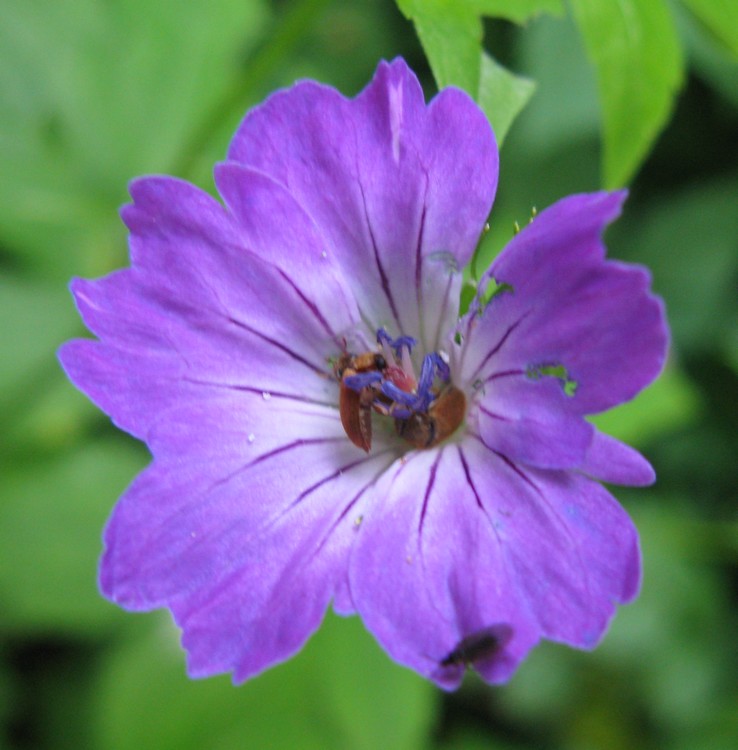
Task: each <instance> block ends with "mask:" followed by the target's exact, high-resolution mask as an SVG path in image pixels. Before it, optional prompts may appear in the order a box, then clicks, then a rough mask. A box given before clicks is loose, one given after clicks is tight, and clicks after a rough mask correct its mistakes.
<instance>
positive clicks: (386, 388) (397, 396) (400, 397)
mask: <svg viewBox="0 0 738 750" xmlns="http://www.w3.org/2000/svg"><path fill="white" fill-rule="evenodd" d="M382 393H384V395H385V396H387V398H389V399H392V401H394V402H395V403H396V404H402V405H403V406H407V407H408V408H409V409H412V410H413V411H417V404H418V394H417V393H408V392H407V391H403V390H402V388H398V387H397V386H396V385H395V384H394V383H392V382H390V381H389V380H384V381H382Z"/></svg>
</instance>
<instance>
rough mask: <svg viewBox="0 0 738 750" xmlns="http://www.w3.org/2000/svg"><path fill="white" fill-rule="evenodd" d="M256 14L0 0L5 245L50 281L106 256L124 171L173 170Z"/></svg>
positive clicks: (226, 81)
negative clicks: (1, 0) (0, 3)
mask: <svg viewBox="0 0 738 750" xmlns="http://www.w3.org/2000/svg"><path fill="white" fill-rule="evenodd" d="M144 11H145V12H144ZM264 17H265V7H264V3H263V2H262V0H251V2H243V0H214V2H210V3H207V4H203V3H179V2H176V0H120V2H115V3H100V2H96V0H36V2H22V3H4V5H3V19H2V24H0V171H1V172H2V174H3V179H2V180H1V181H0V236H1V237H2V239H3V240H4V241H5V244H6V250H8V251H10V252H14V253H17V254H18V255H19V256H20V257H22V258H23V259H24V261H26V262H27V263H28V264H31V265H33V266H34V267H35V268H37V269H39V270H41V271H43V272H44V273H47V274H49V275H51V276H55V277H56V278H66V277H67V276H68V275H70V270H71V269H74V270H76V271H79V272H82V273H83V274H85V275H94V274H96V273H99V272H100V271H101V270H105V269H106V268H107V267H109V265H110V262H111V256H113V257H114V255H115V254H116V253H117V252H120V250H121V248H122V241H121V240H122V230H119V233H118V234H116V233H115V229H114V227H116V225H117V217H116V208H117V205H119V204H120V203H122V202H123V201H124V200H125V197H126V196H125V185H126V183H127V181H128V180H129V179H130V178H131V176H132V175H136V174H138V173H142V172H155V171H164V172H166V171H171V170H172V168H173V164H174V162H175V161H176V160H177V159H178V158H181V156H182V150H183V149H184V148H186V147H188V138H189V137H190V136H191V134H192V133H193V132H194V131H195V130H196V128H197V127H198V126H199V125H200V123H201V121H202V120H203V118H205V117H206V116H207V114H208V112H209V110H210V109H212V107H213V106H214V105H215V103H217V102H218V101H219V100H220V98H222V97H223V95H224V92H225V91H227V90H228V88H229V86H232V85H233V82H234V80H235V79H236V77H237V75H238V72H239V71H238V66H239V62H240V57H241V56H242V55H243V54H244V51H245V50H246V49H248V47H249V45H251V44H253V42H254V40H255V36H256V34H258V32H259V30H260V28H261V27H262V25H263V21H264ZM143 19H145V21H144V20H143Z"/></svg>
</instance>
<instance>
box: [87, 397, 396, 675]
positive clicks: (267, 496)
mask: <svg viewBox="0 0 738 750" xmlns="http://www.w3.org/2000/svg"><path fill="white" fill-rule="evenodd" d="M227 406H228V405H227V404H223V405H222V409H221V411H220V412H218V411H217V410H215V409H213V408H212V407H211V408H209V409H208V410H207V416H206V415H205V412H203V414H202V415H195V414H185V415H182V416H181V419H180V420H179V422H178V423H176V422H175V423H174V426H173V421H172V420H169V419H168V420H167V421H166V423H164V424H162V430H163V431H164V432H165V434H162V435H160V436H157V438H156V439H155V440H154V441H153V442H154V444H155V446H156V443H157V441H159V440H160V441H161V442H162V443H163V444H164V445H165V446H167V448H168V450H167V451H166V452H165V453H164V454H163V455H161V454H160V455H159V457H158V459H157V464H156V465H154V466H153V467H152V468H150V469H149V470H148V471H147V472H145V473H144V474H143V475H142V476H141V477H139V479H138V480H137V481H136V482H135V483H134V485H133V486H132V487H131V489H130V490H129V491H128V492H127V493H126V495H125V496H124V497H123V498H122V499H121V500H120V502H119V503H118V505H117V506H116V509H115V512H114V514H113V516H112V518H111V520H110V522H109V524H108V527H107V530H106V534H105V542H106V552H105V555H104V558H103V561H102V565H101V572H100V582H101V586H102V589H103V591H104V593H105V594H106V595H107V596H109V597H110V598H111V599H113V600H114V601H116V602H118V603H120V604H122V605H123V606H126V607H129V608H131V609H152V608H155V607H160V606H165V605H166V606H168V607H170V609H171V610H172V611H173V613H174V615H175V619H176V621H177V622H178V624H179V625H180V626H181V627H182V629H183V631H184V634H183V643H184V645H185V647H186V648H187V650H188V651H189V654H190V657H189V669H190V673H191V674H193V675H195V676H202V675H207V674H214V673H216V672H221V671H233V672H234V679H236V680H237V681H240V680H243V679H246V678H247V677H248V676H250V675H252V674H255V673H256V672H258V671H260V670H262V669H264V668H266V667H267V666H269V665H271V664H273V663H275V662H276V661H280V660H282V659H285V658H287V657H288V656H290V655H291V654H292V653H294V652H295V651H296V650H297V649H299V648H300V646H301V645H302V644H303V643H304V641H305V640H306V639H307V637H308V636H309V635H310V633H311V632H312V631H313V630H314V629H315V628H316V627H317V626H318V624H319V623H320V620H321V618H322V615H323V612H324V611H325V608H326V606H327V605H328V603H329V600H330V598H331V596H332V595H333V592H334V590H335V588H336V587H337V585H338V583H339V581H340V580H341V579H342V577H343V576H344V575H345V569H346V565H347V561H346V555H347V550H348V547H349V545H350V544H351V541H352V539H353V536H354V534H355V529H356V517H357V515H358V514H360V513H361V512H362V507H363V503H364V502H365V500H364V495H365V493H366V492H367V490H368V489H369V488H371V486H372V483H373V482H374V480H375V478H376V476H377V475H378V474H380V473H381V472H382V471H383V470H384V469H385V467H386V465H387V461H388V458H387V457H386V456H385V455H383V454H381V453H379V454H376V455H373V456H371V457H364V456H363V454H361V455H358V457H357V451H356V450H355V449H354V448H353V446H351V445H350V444H349V443H348V442H347V441H346V440H345V438H341V439H335V438H333V439H332V438H331V437H330V436H329V435H328V434H325V431H324V436H323V437H318V438H316V437H312V438H301V437H300V435H301V434H303V433H308V434H310V435H313V436H315V435H316V434H317V435H320V434H321V430H320V429H319V428H318V427H317V426H316V425H315V424H312V425H311V424H310V422H311V421H314V420H315V419H317V418H318V416H317V415H312V416H311V417H309V418H307V417H306V418H305V419H304V420H302V422H300V420H299V417H297V416H294V417H292V421H293V422H294V421H297V422H298V426H297V427H295V426H294V425H292V427H291V431H290V428H289V425H290V423H289V422H286V421H285V417H284V416H283V417H282V418H280V415H279V414H276V415H273V416H274V418H273V419H272V420H268V419H266V418H264V419H263V420H262V423H261V430H262V431H261V432H259V433H258V434H257V436H256V439H255V440H254V442H253V443H251V444H249V443H248V441H247V439H246V438H245V437H244V431H245V430H246V429H249V427H251V426H252V425H251V424H250V423H249V419H248V418H244V419H243V421H244V423H245V424H244V425H243V426H242V427H239V428H238V429H236V428H235V427H232V428H231V429H226V430H225V431H224V434H222V435H221V433H220V432H219V431H218V430H219V424H222V423H223V422H224V421H225V424H226V425H228V424H229V416H228V409H227ZM285 415H286V412H285ZM200 416H202V417H203V419H198V418H199V417H200ZM237 419H238V420H241V419H242V417H241V416H240V415H239V416H238V418H237ZM230 420H231V422H232V421H233V418H232V417H231V418H230ZM270 424H271V425H272V428H271V429H272V434H268V433H267V432H266V431H267V430H268V429H269V426H270ZM285 425H288V428H287V429H285ZM203 434H204V435H205V437H204V438H203V436H202V435H203ZM280 440H281V442H280ZM275 444H277V445H278V447H276V448H275V447H274V445H275ZM295 466H300V471H299V472H295V471H294V467H295Z"/></svg>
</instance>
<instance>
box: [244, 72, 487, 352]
mask: <svg viewBox="0 0 738 750" xmlns="http://www.w3.org/2000/svg"><path fill="white" fill-rule="evenodd" d="M449 144H453V148H452V149H449ZM229 158H230V159H232V160H234V161H239V162H241V163H243V164H246V165H248V166H251V167H254V168H256V169H258V170H260V171H263V172H265V173H266V174H268V175H269V176H271V177H272V178H273V179H275V180H277V181H278V182H280V183H282V184H283V185H285V186H286V187H287V189H288V190H289V191H290V193H292V195H293V196H294V197H295V198H296V200H297V201H298V203H300V205H301V206H303V208H304V209H305V210H306V211H307V213H308V214H309V215H310V217H311V218H312V219H313V221H314V222H315V224H316V225H317V226H318V228H319V229H320V231H321V233H322V235H323V237H324V238H325V239H326V241H327V247H328V252H330V253H331V254H333V255H335V257H336V258H337V260H338V263H339V264H340V265H341V267H342V268H343V270H344V273H346V274H347V276H350V277H353V278H360V279H361V280H362V283H361V284H360V285H357V287H356V288H355V294H356V299H357V301H358V304H359V307H360V309H361V310H362V313H363V315H364V317H365V318H366V319H368V320H369V321H371V322H372V324H373V325H374V326H375V327H379V326H389V327H390V328H392V329H393V330H394V331H395V333H396V334H400V333H405V332H407V331H413V332H419V335H420V336H421V338H422V343H423V344H424V345H425V347H426V349H427V350H429V351H432V350H434V349H436V348H438V347H437V346H436V344H437V341H436V337H438V336H439V335H441V336H443V337H445V334H446V333H447V331H446V330H445V329H446V328H447V327H448V323H447V322H446V321H448V320H451V321H453V319H454V317H455V307H454V306H455V305H456V304H457V302H456V296H455V294H454V293H452V292H451V291H450V290H449V283H450V280H449V277H451V278H455V276H456V272H457V270H458V269H459V268H460V267H461V266H463V265H464V264H465V263H466V262H467V261H468V259H469V258H470V257H471V254H472V252H473V250H474V247H475V246H476V243H477V240H478V238H479V234H480V232H481V229H482V226H483V223H484V220H485V218H486V216H487V214H488V212H489V209H490V207H491V204H492V200H493V198H494V192H495V189H496V184H497V148H496V145H495V141H494V136H493V134H492V131H491V129H490V127H489V125H488V123H487V121H486V118H485V117H484V115H483V114H482V112H481V110H479V108H478V107H477V106H476V105H475V104H474V103H473V102H472V100H471V99H469V97H467V96H466V95H465V94H463V93H462V92H460V91H456V90H446V91H444V92H442V93H441V94H439V95H438V97H436V99H435V100H434V101H433V102H432V104H431V105H430V106H429V107H426V106H425V103H424V101H423V94H422V90H421V88H420V85H419V84H418V81H417V79H416V78H415V76H414V75H413V73H412V72H411V71H410V70H409V68H408V67H407V66H406V64H405V63H404V61H402V60H399V59H398V60H395V61H394V62H392V63H390V64H387V63H381V64H380V66H379V68H378V69H377V73H376V75H375V77H374V80H373V81H372V83H371V84H370V85H369V86H368V87H367V88H366V89H365V90H364V91H363V92H362V94H361V95H360V96H358V97H357V98H356V99H354V100H348V99H346V98H344V97H343V96H341V95H340V94H339V93H338V92H336V91H335V90H334V89H331V88H328V87H325V86H319V85H317V84H314V83H311V82H303V83H300V84H297V85H296V86H295V87H293V88H292V89H289V90H287V91H284V92H280V93H278V94H275V95H274V96H272V97H270V99H269V100H268V101H267V102H266V103H265V104H263V105H262V106H261V107H258V108H256V109H255V110H253V111H252V112H250V113H249V114H248V115H247V117H246V119H245V120H244V121H243V123H242V124H241V127H240V128H239V131H238V132H237V134H236V136H235V138H234V140H233V142H232V144H231V148H230V151H229ZM457 283H458V282H457ZM453 291H455V289H454V290H453ZM421 308H422V310H423V311H425V315H424V314H423V313H421ZM439 310H441V311H443V312H445V313H446V314H445V315H444V314H443V312H442V313H439V312H438V311H439ZM426 315H427V316H429V318H428V322H429V325H427V326H426ZM426 328H427V330H426ZM439 340H440V339H439Z"/></svg>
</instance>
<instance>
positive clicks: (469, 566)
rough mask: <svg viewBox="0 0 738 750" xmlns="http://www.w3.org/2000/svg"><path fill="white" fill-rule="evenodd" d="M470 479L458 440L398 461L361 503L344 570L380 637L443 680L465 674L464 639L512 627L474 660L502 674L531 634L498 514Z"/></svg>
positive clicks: (400, 656)
mask: <svg viewBox="0 0 738 750" xmlns="http://www.w3.org/2000/svg"><path fill="white" fill-rule="evenodd" d="M465 477H466V480H465ZM467 480H468V469H467V466H466V461H465V459H464V454H463V453H462V451H461V450H460V449H458V448H456V447H455V446H449V447H447V448H444V449H442V450H441V451H420V452H416V453H412V454H410V456H409V457H407V459H406V460H405V461H401V462H398V463H397V464H396V465H395V467H394V468H393V469H392V470H390V471H388V472H387V473H386V475H385V476H384V477H383V478H382V480H381V481H380V482H379V483H378V486H377V490H376V492H375V495H374V503H373V504H372V505H371V506H368V507H367V508H366V511H365V515H364V520H363V522H362V525H361V527H360V529H359V534H358V537H357V540H356V544H355V548H354V551H353V553H352V555H351V562H350V570H349V576H350V586H351V594H352V597H353V601H354V604H355V606H356V608H357V610H358V611H359V613H360V614H361V617H362V618H363V620H364V623H365V624H366V626H367V627H368V628H369V630H371V632H372V633H374V635H375V636H376V637H377V639H378V640H379V642H380V643H381V644H382V646H383V647H384V648H385V649H386V650H387V651H388V652H389V653H390V655H391V656H392V657H393V658H394V659H396V660H397V661H399V662H401V663H403V664H406V665H407V666H409V667H412V668H413V669H415V670H417V671H418V672H420V673H421V674H424V675H426V676H427V677H429V678H430V679H433V680H434V681H435V682H437V683H438V684H439V685H440V686H441V687H444V688H446V689H453V688H455V687H457V686H458V685H459V683H460V681H461V678H462V676H463V669H464V664H463V660H457V659H455V658H453V654H454V652H455V650H457V649H458V648H459V644H460V643H462V642H463V641H464V639H466V638H469V637H473V636H474V635H475V634H477V633H480V632H481V633H487V632H489V631H490V629H493V630H492V632H499V631H504V630H509V631H510V638H509V640H506V641H505V642H504V643H502V642H501V643H499V644H498V647H497V648H494V649H492V650H491V653H489V654H482V655H481V658H480V659H479V662H478V663H475V667H476V668H478V669H479V671H480V672H481V673H482V675H483V676H484V677H485V679H487V680H489V681H490V682H502V681H504V680H506V679H507V678H509V677H510V675H511V674H512V672H513V671H514V669H515V667H516V666H517V664H518V663H519V662H520V660H521V659H522V658H523V657H524V656H525V654H526V653H527V652H528V650H529V649H530V648H531V647H532V646H533V645H534V644H535V643H536V642H537V640H538V629H537V626H536V625H535V622H534V621H533V620H532V619H531V616H530V614H529V612H528V610H527V605H525V604H524V605H523V606H521V605H520V597H519V596H518V594H517V591H516V589H515V587H514V581H513V580H512V578H511V576H510V574H509V571H508V570H507V563H506V561H505V557H504V554H503V552H504V551H503V549H502V547H501V545H500V543H499V540H498V538H497V532H496V529H495V525H494V520H495V519H494V518H491V517H490V516H489V515H488V514H487V513H486V511H485V510H484V508H483V507H481V504H480V499H479V497H478V496H477V494H476V489H475V487H474V486H473V485H472V484H471V483H470V482H469V481H467Z"/></svg>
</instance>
